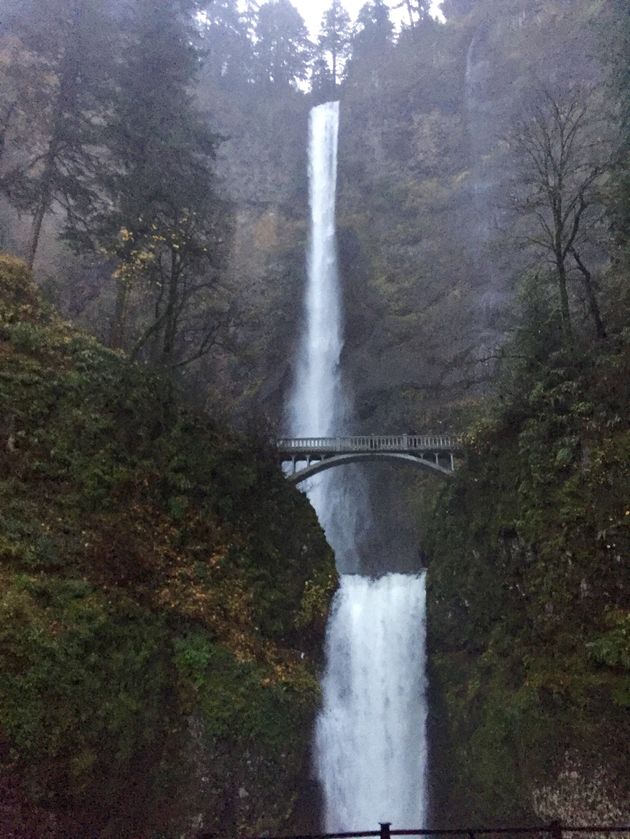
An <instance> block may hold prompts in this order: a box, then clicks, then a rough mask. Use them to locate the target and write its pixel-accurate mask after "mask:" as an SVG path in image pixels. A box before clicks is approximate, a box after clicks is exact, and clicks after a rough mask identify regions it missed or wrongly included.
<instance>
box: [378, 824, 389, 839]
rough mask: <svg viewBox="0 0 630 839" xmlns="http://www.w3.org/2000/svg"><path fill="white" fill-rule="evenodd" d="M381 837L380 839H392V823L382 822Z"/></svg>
mask: <svg viewBox="0 0 630 839" xmlns="http://www.w3.org/2000/svg"><path fill="white" fill-rule="evenodd" d="M380 824H381V836H380V839H391V832H390V831H391V826H392V823H391V822H381V823H380Z"/></svg>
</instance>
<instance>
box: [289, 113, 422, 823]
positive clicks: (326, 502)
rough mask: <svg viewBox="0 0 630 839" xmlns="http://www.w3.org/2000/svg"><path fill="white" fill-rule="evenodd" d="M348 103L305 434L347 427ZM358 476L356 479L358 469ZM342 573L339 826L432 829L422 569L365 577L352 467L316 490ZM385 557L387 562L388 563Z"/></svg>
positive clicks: (336, 736)
mask: <svg viewBox="0 0 630 839" xmlns="http://www.w3.org/2000/svg"><path fill="white" fill-rule="evenodd" d="M338 127H339V103H338V102H329V103H327V104H325V105H320V106H318V107H316V108H314V109H313V110H312V111H311V116H310V136H309V165H310V171H309V180H310V209H311V239H310V245H309V259H308V283H307V289H306V295H305V310H306V320H305V326H304V337H303V342H302V347H301V352H300V355H299V359H298V364H297V369H296V384H295V388H294V392H293V394H292V397H291V400H290V404H289V406H288V415H289V433H290V434H291V435H292V436H295V437H302V436H305V437H308V436H330V435H335V434H343V433H347V432H348V430H349V429H348V422H349V419H350V418H351V400H350V399H349V396H348V394H347V393H345V392H344V388H343V383H342V377H341V370H340V361H341V351H342V348H343V317H342V307H341V293H340V287H339V275H338V267H337V253H336V242H335V199H336V178H337V137H338ZM349 474H350V475H351V478H352V480H349V478H348V475H349ZM308 495H309V498H310V500H311V502H312V503H313V506H314V507H315V509H316V510H317V513H318V516H319V519H320V522H321V523H322V526H323V527H324V529H325V530H326V534H327V538H328V540H329V542H330V544H331V545H332V547H333V548H334V550H335V555H336V557H337V567H338V568H339V571H340V572H341V574H342V577H341V585H340V589H339V591H338V593H337V595H336V598H335V602H334V604H333V608H332V612H331V617H330V622H329V626H328V636H327V648H326V659H327V664H326V673H325V675H324V679H323V699H324V701H323V709H322V712H321V714H320V717H319V720H318V723H317V731H316V743H315V755H316V763H317V766H316V768H317V775H318V778H319V781H320V783H321V786H322V790H323V793H324V801H325V809H326V829H327V830H328V831H330V832H336V831H346V830H353V829H357V830H358V829H364V830H365V829H371V828H372V829H373V828H374V826H375V825H376V824H377V823H378V822H379V821H389V822H392V823H393V824H395V825H397V826H398V827H422V826H423V824H424V816H425V806H426V804H425V802H426V777H425V776H426V751H427V749H426V734H425V728H426V698H425V692H426V691H425V675H424V673H425V667H424V649H425V642H424V635H425V629H424V626H425V618H424V615H425V605H424V604H425V589H424V576H423V575H419V576H408V575H402V574H386V575H385V576H383V577H380V578H378V579H373V578H369V577H362V576H359V575H358V574H355V573H349V572H356V571H360V558H359V557H358V556H357V551H356V544H357V541H358V540H357V538H356V535H357V534H358V533H359V528H360V526H361V522H362V520H363V521H365V516H367V515H368V509H367V503H366V501H365V497H366V496H365V492H364V490H363V487H362V486H361V483H360V473H354V474H352V473H350V472H349V469H348V468H347V467H344V469H339V470H332V471H331V472H328V473H326V474H325V475H321V476H319V478H318V479H317V480H316V481H314V482H313V483H312V484H311V486H310V487H309V489H308ZM384 565H386V563H384Z"/></svg>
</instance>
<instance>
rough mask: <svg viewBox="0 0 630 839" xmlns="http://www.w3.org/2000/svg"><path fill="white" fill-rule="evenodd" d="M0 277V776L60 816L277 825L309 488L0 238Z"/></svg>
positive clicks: (313, 655) (305, 627)
mask: <svg viewBox="0 0 630 839" xmlns="http://www.w3.org/2000/svg"><path fill="white" fill-rule="evenodd" d="M0 293H1V294H4V295H5V296H4V297H1V296H0V300H2V304H1V306H0V385H1V386H0V502H1V503H0V575H1V577H2V582H3V586H2V592H3V594H2V600H1V601H0V668H1V670H2V674H3V678H2V679H1V680H0V729H1V731H2V739H3V744H4V746H5V748H4V751H2V752H0V754H2V755H8V758H7V759H6V760H4V758H0V789H1V788H3V787H2V784H3V783H4V779H5V778H6V779H7V783H8V778H9V777H11V778H12V782H11V785H12V788H15V789H16V790H17V793H16V794H17V796H18V803H17V804H16V805H15V807H16V810H15V812H16V813H17V812H18V810H19V811H20V812H30V811H33V812H48V813H51V814H53V816H54V819H55V820H56V823H57V825H58V830H61V831H62V832H63V831H64V830H65V831H66V833H67V834H68V835H95V834H96V833H98V835H101V832H102V831H105V832H106V833H107V832H108V835H116V836H119V837H124V836H133V835H139V833H143V835H144V834H146V833H147V831H148V832H150V831H151V830H152V829H153V828H155V830H156V831H157V824H158V822H159V824H160V825H161V826H162V828H163V827H164V826H166V827H167V829H168V830H172V831H173V833H176V834H177V835H182V834H184V835H185V834H186V833H187V831H190V830H192V824H193V821H194V819H197V821H198V819H199V817H201V819H202V822H203V824H204V825H207V826H208V828H209V829H216V828H217V827H218V825H219V821H220V820H223V822H224V824H228V823H229V825H230V827H229V830H233V829H235V825H240V826H241V827H245V826H246V825H247V828H248V830H249V829H252V828H253V827H255V826H256V825H258V826H260V828H261V829H270V830H276V831H277V830H279V829H280V828H281V827H282V826H284V825H285V824H286V823H287V819H288V818H289V817H290V814H291V808H292V804H293V801H294V800H295V797H296V795H297V792H298V789H299V785H300V783H301V781H302V776H303V774H304V772H305V771H307V769H306V767H307V760H308V745H309V738H308V736H305V734H304V732H305V731H308V728H309V726H310V725H311V722H312V719H313V716H314V713H315V709H316V707H317V703H318V700H319V692H318V688H317V683H316V679H315V675H314V669H315V666H316V663H317V660H318V657H319V655H320V649H321V645H322V638H323V620H324V618H325V613H326V610H327V606H328V602H329V599H330V596H331V593H332V590H333V588H334V585H335V583H336V575H335V571H334V564H333V560H332V555H331V552H330V550H329V548H328V546H327V545H326V543H325V540H324V537H323V534H322V532H321V530H320V528H319V526H318V524H317V520H316V517H315V515H314V513H313V511H312V509H311V508H310V506H309V505H308V503H307V502H306V500H305V499H304V498H303V496H302V495H301V494H300V493H298V492H297V491H296V490H294V489H293V488H291V487H290V486H289V485H288V484H287V483H286V481H285V480H284V478H283V476H282V474H281V472H280V470H279V468H278V467H277V465H276V463H275V460H274V454H273V452H271V451H266V450H265V449H264V447H261V445H260V444H258V443H255V442H253V441H252V440H249V439H247V438H243V437H238V436H236V435H234V434H231V433H229V432H227V431H225V430H223V429H221V428H219V427H217V426H216V425H215V424H213V423H211V422H210V421H209V420H208V419H207V418H206V417H205V416H203V415H201V414H197V413H194V412H192V411H190V410H189V409H187V408H186V406H185V405H183V404H182V403H181V402H180V400H179V399H178V397H177V394H176V393H174V391H173V388H172V386H171V385H170V383H169V382H167V381H164V380H162V379H160V378H159V377H156V376H154V375H152V374H150V373H148V372H147V371H146V370H144V369H142V368H140V367H138V366H136V365H133V364H130V363H129V362H128V361H127V360H126V359H125V358H124V357H123V356H122V355H121V354H119V353H115V352H112V351H109V350H107V349H105V348H104V347H102V346H100V345H99V344H98V342H96V341H95V340H93V339H91V338H89V337H87V336H84V335H82V334H80V333H78V332H76V331H73V330H72V329H70V328H69V327H68V325H67V324H65V323H63V322H62V321H60V320H59V319H58V318H57V317H56V316H55V315H54V313H52V312H50V313H47V312H44V310H43V309H42V308H41V307H40V305H39V303H38V300H37V295H36V293H35V291H34V289H33V287H32V286H31V285H30V283H29V281H28V277H27V275H26V273H25V271H24V269H23V266H21V264H20V263H18V262H16V261H15V260H12V259H10V258H4V257H2V258H0ZM288 523H290V526H288ZM304 650H306V651H307V652H308V653H309V656H308V657H307V658H304V657H303V651H304ZM245 787H247V789H248V791H247V795H243V796H241V795H240V794H239V790H240V789H241V788H245ZM227 811H229V812H230V813H231V816H230V818H229V819H227V821H226V819H225V813H226V812H227ZM15 818H18V816H17V815H16V816H15ZM35 832H37V831H35ZM103 835H105V834H104V833H103Z"/></svg>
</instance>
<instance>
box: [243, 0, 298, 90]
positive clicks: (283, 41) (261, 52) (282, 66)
mask: <svg viewBox="0 0 630 839" xmlns="http://www.w3.org/2000/svg"><path fill="white" fill-rule="evenodd" d="M311 55H312V44H311V42H310V41H309V37H308V31H307V29H306V25H305V24H304V20H303V19H302V16H301V15H300V13H299V12H298V11H297V9H296V8H295V7H294V6H293V5H292V4H291V3H290V0H272V2H268V3H265V4H264V6H261V7H260V11H259V13H258V17H257V20H256V44H255V56H256V65H257V71H258V78H259V79H260V80H261V81H262V82H264V83H265V84H268V85H270V86H273V87H278V88H287V87H295V86H296V85H297V84H298V82H300V81H303V80H304V79H306V77H307V75H308V64H309V61H310V59H311Z"/></svg>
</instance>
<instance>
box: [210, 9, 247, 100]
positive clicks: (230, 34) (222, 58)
mask: <svg viewBox="0 0 630 839" xmlns="http://www.w3.org/2000/svg"><path fill="white" fill-rule="evenodd" d="M253 11H254V9H253V7H251V6H250V10H249V12H250V14H251V13H253ZM248 20H249V18H248V15H247V14H244V13H242V12H241V11H240V9H239V4H238V2H237V0H212V2H209V3H207V4H206V5H205V8H204V10H203V25H202V47H203V51H204V60H203V70H204V74H205V75H206V76H209V77H211V78H212V79H214V80H215V81H217V82H220V83H221V84H224V85H225V86H226V87H230V86H234V85H241V84H246V83H247V82H249V81H251V80H252V74H253V46H252V43H251V41H250V39H249V37H248V25H249V24H248Z"/></svg>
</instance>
